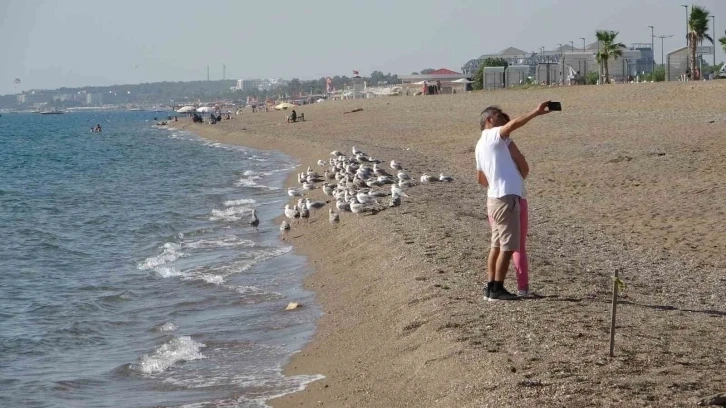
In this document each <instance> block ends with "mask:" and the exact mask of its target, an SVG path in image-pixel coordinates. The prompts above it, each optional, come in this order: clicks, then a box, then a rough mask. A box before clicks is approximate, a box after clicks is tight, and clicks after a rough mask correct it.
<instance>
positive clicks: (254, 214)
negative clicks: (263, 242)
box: [250, 209, 260, 231]
mask: <svg viewBox="0 0 726 408" xmlns="http://www.w3.org/2000/svg"><path fill="white" fill-rule="evenodd" d="M250 225H251V226H252V227H254V228H255V231H258V229H257V227H258V226H259V225H260V219H259V218H257V210H255V209H253V210H252V218H251V219H250Z"/></svg>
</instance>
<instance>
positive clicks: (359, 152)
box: [352, 146, 363, 156]
mask: <svg viewBox="0 0 726 408" xmlns="http://www.w3.org/2000/svg"><path fill="white" fill-rule="evenodd" d="M352 150H353V156H356V155H359V154H362V153H363V151H362V150H360V149H358V148H356V147H355V146H353V149H352Z"/></svg>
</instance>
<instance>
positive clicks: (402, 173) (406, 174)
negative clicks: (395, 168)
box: [396, 170, 411, 180]
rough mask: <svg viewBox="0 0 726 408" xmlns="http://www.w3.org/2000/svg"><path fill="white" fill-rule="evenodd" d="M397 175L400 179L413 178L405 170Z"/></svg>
mask: <svg viewBox="0 0 726 408" xmlns="http://www.w3.org/2000/svg"><path fill="white" fill-rule="evenodd" d="M396 176H398V179H399V180H411V176H409V175H408V173H406V172H405V171H403V170H401V171H399V172H398V174H397V175H396Z"/></svg>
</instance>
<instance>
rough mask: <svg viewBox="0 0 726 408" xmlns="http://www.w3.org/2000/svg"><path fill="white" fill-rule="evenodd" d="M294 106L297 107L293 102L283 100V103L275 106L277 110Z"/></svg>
mask: <svg viewBox="0 0 726 408" xmlns="http://www.w3.org/2000/svg"><path fill="white" fill-rule="evenodd" d="M294 107H295V105H293V104H291V103H287V102H283V103H281V104H279V105H277V106H275V110H283V109H292V108H294Z"/></svg>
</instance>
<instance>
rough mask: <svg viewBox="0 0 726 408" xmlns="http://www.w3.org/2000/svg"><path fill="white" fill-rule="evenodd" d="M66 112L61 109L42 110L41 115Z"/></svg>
mask: <svg viewBox="0 0 726 408" xmlns="http://www.w3.org/2000/svg"><path fill="white" fill-rule="evenodd" d="M64 113H65V112H63V111H59V110H58V109H53V110H49V111H43V112H40V114H41V115H62V114H64Z"/></svg>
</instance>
